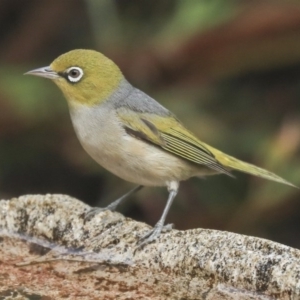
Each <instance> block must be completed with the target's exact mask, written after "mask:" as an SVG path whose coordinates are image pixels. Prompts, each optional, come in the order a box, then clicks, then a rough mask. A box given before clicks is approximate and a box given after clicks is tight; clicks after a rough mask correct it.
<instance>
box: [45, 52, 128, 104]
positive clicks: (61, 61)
mask: <svg viewBox="0 0 300 300" xmlns="http://www.w3.org/2000/svg"><path fill="white" fill-rule="evenodd" d="M76 66H80V67H81V68H82V70H83V72H84V76H83V78H82V80H81V81H80V82H78V83H76V84H70V83H69V82H67V81H66V80H65V79H64V78H62V77H61V78H58V79H55V80H54V82H55V83H56V84H57V85H58V86H59V88H60V89H61V90H62V92H63V94H64V95H65V97H66V99H67V100H68V101H69V102H70V103H71V104H84V105H87V106H92V105H95V104H98V103H101V102H102V101H104V100H106V99H107V98H108V97H109V96H110V95H111V94H112V93H113V92H114V91H116V90H117V88H118V87H119V85H120V82H121V80H122V79H123V74H122V72H121V71H120V69H119V68H118V66H117V65H116V64H115V63H114V62H113V61H111V60H110V59H108V58H107V57H105V56H104V55H103V54H101V53H99V52H97V51H93V50H83V49H78V50H72V51H70V52H67V53H65V54H63V55H61V56H59V57H58V58H56V59H55V60H54V61H53V62H52V63H51V65H50V67H51V69H52V70H53V71H55V72H57V73H58V74H62V73H63V72H64V71H66V70H67V69H68V68H70V67H76Z"/></svg>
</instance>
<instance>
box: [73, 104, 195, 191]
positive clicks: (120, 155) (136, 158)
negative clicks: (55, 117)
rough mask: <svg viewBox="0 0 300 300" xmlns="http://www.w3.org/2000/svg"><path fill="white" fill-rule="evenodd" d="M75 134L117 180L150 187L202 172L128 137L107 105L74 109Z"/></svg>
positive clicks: (183, 161) (91, 154)
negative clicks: (120, 179) (118, 178)
mask: <svg viewBox="0 0 300 300" xmlns="http://www.w3.org/2000/svg"><path fill="white" fill-rule="evenodd" d="M70 111H71V118H72V122H73V125H74V128H75V131H76V134H77V136H78V138H79V140H80V142H81V144H82V146H83V148H84V149H85V150H86V152H87V153H88V154H89V155H90V156H91V157H92V158H93V159H94V160H95V161H96V162H98V163H99V164H100V165H101V166H103V167H104V168H106V169H107V170H109V171H110V172H112V173H113V174H115V175H116V176H118V177H121V178H122V179H124V180H126V181H130V182H134V183H137V184H142V185H147V186H164V185H166V184H167V183H168V182H169V181H172V180H176V181H180V180H185V179H188V178H189V177H191V176H194V175H196V174H197V173H199V169H198V168H197V167H196V166H195V165H193V164H190V163H188V162H186V161H185V160H183V159H180V158H178V157H176V156H174V155H172V154H169V153H168V152H166V151H164V150H162V149H160V148H159V147H156V146H153V145H151V144H149V143H147V142H144V141H141V140H138V139H137V138H135V137H132V136H130V135H128V134H127V133H126V132H125V130H124V129H123V127H122V125H121V124H120V120H119V119H118V117H117V116H116V115H115V113H114V111H113V110H112V109H111V108H110V107H108V106H105V105H103V106H100V107H96V108H95V107H86V106H82V107H78V106H77V107H76V108H72V109H71V110H70Z"/></svg>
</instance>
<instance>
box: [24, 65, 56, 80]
mask: <svg viewBox="0 0 300 300" xmlns="http://www.w3.org/2000/svg"><path fill="white" fill-rule="evenodd" d="M24 75H34V76H39V77H45V78H49V79H56V78H59V77H60V76H59V75H58V74H57V73H56V72H54V71H53V70H52V69H51V68H50V67H49V66H47V67H43V68H39V69H35V70H32V71H29V72H26V73H25V74H24Z"/></svg>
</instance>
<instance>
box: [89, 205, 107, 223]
mask: <svg viewBox="0 0 300 300" xmlns="http://www.w3.org/2000/svg"><path fill="white" fill-rule="evenodd" d="M105 210H109V208H108V206H107V207H92V208H91V209H90V210H89V211H88V212H86V213H85V215H84V221H89V220H90V219H92V218H93V217H94V216H95V215H97V214H98V213H100V212H102V211H105Z"/></svg>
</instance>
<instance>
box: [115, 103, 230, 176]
mask: <svg viewBox="0 0 300 300" xmlns="http://www.w3.org/2000/svg"><path fill="white" fill-rule="evenodd" d="M117 114H118V116H119V118H120V119H121V121H122V124H123V126H124V129H125V130H126V131H127V133H128V134H131V135H133V136H135V137H136V138H139V139H142V140H144V141H147V142H150V143H152V144H154V145H156V146H159V147H161V148H162V149H164V150H165V151H168V152H170V153H172V154H174V155H176V156H179V157H181V158H183V159H186V160H188V161H190V162H193V163H196V164H199V165H205V166H207V167H209V168H211V169H214V170H216V171H218V172H220V173H225V174H227V175H229V176H232V175H231V173H230V172H229V171H228V169H226V168H225V167H224V166H223V165H222V164H221V163H220V162H219V161H218V160H217V159H216V158H215V156H214V155H213V154H212V152H211V151H209V149H207V148H206V147H205V146H204V145H203V144H201V142H200V141H199V140H198V139H197V138H196V137H195V136H194V135H192V134H191V133H190V132H189V131H188V130H187V129H186V128H185V127H183V125H181V123H179V121H177V120H176V119H175V118H174V117H173V116H170V117H169V118H166V117H160V116H157V115H151V114H147V113H137V112H130V111H128V110H126V111H125V110H124V109H118V111H117ZM174 127H176V128H179V129H178V130H177V129H174ZM179 130H180V131H179Z"/></svg>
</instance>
